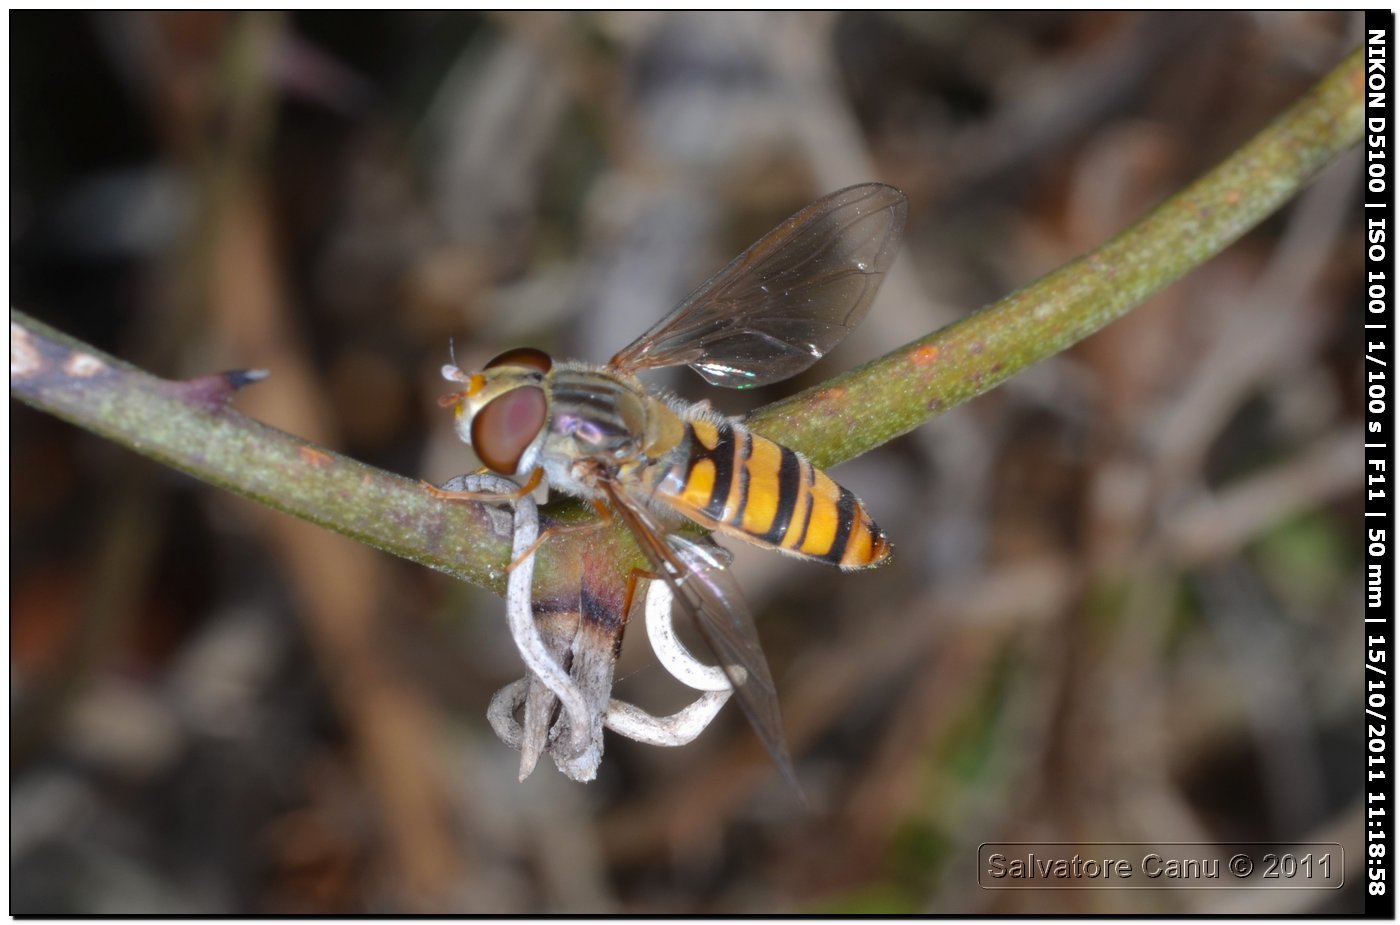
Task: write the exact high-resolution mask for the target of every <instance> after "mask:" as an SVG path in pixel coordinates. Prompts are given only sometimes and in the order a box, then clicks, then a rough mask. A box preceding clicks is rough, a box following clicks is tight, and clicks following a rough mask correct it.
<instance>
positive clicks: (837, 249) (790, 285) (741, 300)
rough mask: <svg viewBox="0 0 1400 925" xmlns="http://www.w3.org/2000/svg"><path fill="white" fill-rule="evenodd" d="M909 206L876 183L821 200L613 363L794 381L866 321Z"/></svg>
mask: <svg viewBox="0 0 1400 925" xmlns="http://www.w3.org/2000/svg"><path fill="white" fill-rule="evenodd" d="M907 211H908V200H907V199H906V198H905V196H904V194H903V193H901V192H900V191H899V190H897V189H895V188H894V187H892V186H886V185H884V184H883V183H863V184H861V185H860V186H850V187H847V188H846V189H843V190H839V191H838V192H835V193H832V194H831V195H830V196H826V197H824V198H822V199H818V200H817V201H816V202H814V203H812V204H811V205H809V206H807V208H805V209H803V210H802V211H800V212H798V213H797V214H796V215H794V216H792V217H791V218H789V219H788V220H787V221H785V222H783V223H782V224H781V225H779V226H778V227H777V228H774V229H773V230H772V231H770V232H768V234H766V235H764V236H763V237H762V238H761V239H760V240H759V241H758V242H757V243H756V244H754V245H753V246H752V247H750V248H749V249H748V250H746V251H744V252H743V253H742V254H740V255H739V256H738V257H735V258H734V260H733V261H731V262H730V264H729V265H728V266H727V267H725V268H724V269H723V270H720V271H719V272H718V273H716V274H715V275H714V276H712V277H710V279H709V280H708V281H706V282H705V284H704V285H702V286H701V287H700V288H699V289H696V290H695V291H694V292H693V293H691V294H690V297H689V298H687V299H686V300H685V301H684V302H682V303H681V304H680V306H679V307H677V308H676V310H675V311H673V312H671V314H669V315H667V316H666V317H665V318H663V319H662V320H661V321H660V323H658V324H657V325H656V326H655V327H653V328H652V329H651V330H650V331H647V332H646V333H645V334H643V335H642V336H641V337H639V338H638V339H637V340H636V341H634V342H633V343H632V344H631V345H630V346H628V347H626V348H624V349H623V350H622V351H621V352H619V353H618V354H617V355H616V356H614V357H613V358H612V361H611V363H610V364H609V365H610V366H612V367H614V368H616V369H619V370H622V371H624V372H635V371H636V370H639V369H653V368H656V367H660V366H678V365H680V364H682V363H684V364H687V365H689V366H691V367H693V368H694V369H695V371H696V372H698V373H699V374H700V375H701V376H703V377H704V378H705V380H706V381H707V382H710V383H711V384H713V385H721V386H726V387H728V388H735V389H744V388H750V387H752V386H758V385H767V384H769V383H771V382H778V381H781V380H783V379H786V378H788V377H789V376H795V375H797V374H798V373H800V372H802V371H803V370H804V369H806V368H807V367H809V366H811V365H812V364H813V363H815V362H816V361H817V360H819V359H821V358H822V356H824V355H825V354H826V353H827V352H828V351H830V350H831V349H832V348H833V347H835V346H836V345H837V344H838V343H840V342H841V340H842V339H843V338H845V336H846V335H847V334H849V333H850V332H851V330H852V329H853V328H855V326H856V325H858V324H860V321H861V319H862V318H864V317H865V313H866V311H868V310H869V308H870V303H871V302H872V301H873V300H874V298H875V292H876V290H877V289H879V288H880V283H881V281H882V280H883V279H884V278H885V272H886V271H887V270H888V269H889V267H890V263H891V262H892V261H893V260H894V255H895V250H896V248H897V247H898V244H899V236H900V233H901V232H902V231H903V230H904V217H905V213H906V212H907Z"/></svg>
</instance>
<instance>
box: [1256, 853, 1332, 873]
mask: <svg viewBox="0 0 1400 925" xmlns="http://www.w3.org/2000/svg"><path fill="white" fill-rule="evenodd" d="M1259 860H1260V862H1261V863H1260V865H1259V868H1260V869H1259V876H1260V877H1264V878H1269V879H1275V880H1297V879H1302V880H1312V879H1314V878H1318V877H1320V878H1321V879H1323V880H1330V879H1331V878H1332V855H1331V854H1329V853H1326V852H1324V853H1322V854H1317V855H1314V854H1313V853H1312V852H1308V853H1307V854H1304V855H1296V854H1266V855H1264V856H1262V857H1261V858H1260V859H1259Z"/></svg>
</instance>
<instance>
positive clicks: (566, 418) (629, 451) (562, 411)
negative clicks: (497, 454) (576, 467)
mask: <svg viewBox="0 0 1400 925" xmlns="http://www.w3.org/2000/svg"><path fill="white" fill-rule="evenodd" d="M552 398H553V402H552V407H551V413H550V421H549V438H548V440H547V441H546V453H552V454H555V455H559V456H563V457H567V458H571V459H577V458H591V459H597V460H600V461H608V462H611V463H622V462H626V461H628V460H630V459H632V458H634V457H635V456H636V455H637V454H638V452H639V451H640V449H641V444H642V441H643V439H644V435H645V432H646V421H647V413H646V405H645V398H644V397H643V396H641V395H639V394H638V393H637V392H635V391H634V390H633V389H631V388H628V387H627V386H626V384H624V383H622V382H619V381H617V380H616V379H615V378H613V377H610V376H602V375H598V374H593V373H586V372H582V373H577V374H574V375H563V374H561V375H560V376H559V377H558V378H557V379H556V380H555V382H554V388H553V394H552Z"/></svg>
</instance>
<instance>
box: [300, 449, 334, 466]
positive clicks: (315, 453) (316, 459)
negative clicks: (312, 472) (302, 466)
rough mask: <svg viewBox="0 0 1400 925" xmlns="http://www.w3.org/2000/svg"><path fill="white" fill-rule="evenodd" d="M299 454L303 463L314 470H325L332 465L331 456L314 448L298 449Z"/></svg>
mask: <svg viewBox="0 0 1400 925" xmlns="http://www.w3.org/2000/svg"><path fill="white" fill-rule="evenodd" d="M297 453H298V454H299V455H300V456H301V461H302V462H304V463H306V464H307V465H308V466H310V467H311V468H313V469H323V468H325V467H326V466H329V465H330V464H331V458H330V456H329V455H327V454H326V453H323V452H321V451H320V450H318V449H316V448H315V447H314V446H303V447H298V448H297Z"/></svg>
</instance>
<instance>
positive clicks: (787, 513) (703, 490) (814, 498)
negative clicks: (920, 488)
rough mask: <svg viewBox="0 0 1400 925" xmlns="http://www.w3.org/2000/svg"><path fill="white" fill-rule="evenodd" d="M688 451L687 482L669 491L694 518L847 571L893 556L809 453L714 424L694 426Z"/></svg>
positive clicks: (871, 524)
mask: <svg viewBox="0 0 1400 925" xmlns="http://www.w3.org/2000/svg"><path fill="white" fill-rule="evenodd" d="M684 445H685V447H686V449H687V455H686V462H685V477H684V483H683V484H681V485H679V486H678V488H679V490H674V489H672V491H667V490H666V489H665V488H663V489H662V493H663V494H667V495H671V498H670V500H671V501H672V504H673V505H674V506H675V507H676V508H677V509H678V510H680V511H681V512H682V513H684V514H686V515H687V516H689V517H690V518H691V519H693V520H696V521H698V522H699V523H702V524H705V525H706V526H711V527H714V528H716V529H719V530H721V531H722V532H724V533H727V534H730V535H733V536H739V537H741V538H743V539H746V540H749V541H750V542H753V543H755V544H757V545H759V546H771V547H774V548H777V549H780V550H783V551H784V552H788V553H791V554H793V555H796V556H801V557H803V558H809V559H819V560H821V561H823V562H828V563H830V564H832V565H837V566H840V567H841V568H847V569H850V568H863V567H866V566H870V565H876V564H878V563H880V562H882V561H883V560H884V559H885V558H887V557H888V556H889V550H890V547H889V543H888V542H886V540H885V537H884V534H883V533H881V532H880V528H879V527H878V526H876V525H875V522H874V521H873V520H871V519H870V515H869V514H867V513H866V512H865V508H863V507H862V506H861V504H860V502H859V501H858V500H857V499H856V497H855V495H853V494H851V492H850V491H849V490H847V489H845V488H843V487H841V486H840V485H838V484H836V482H835V481H833V480H832V479H831V477H830V476H828V475H827V474H826V473H825V472H822V471H821V470H820V469H818V468H817V467H816V466H813V465H812V463H811V462H810V461H809V460H808V459H807V458H806V457H805V456H803V455H802V454H800V453H798V452H796V451H794V450H790V449H788V448H787V447H785V446H781V445H780V444H777V443H774V442H773V441H772V440H767V439H765V438H763V437H760V436H758V435H756V434H754V433H752V432H751V431H749V430H747V429H745V428H743V427H738V426H735V425H733V424H730V423H728V422H720V423H714V422H711V421H708V420H695V421H688V422H687V423H686V441H685V444H684ZM677 481H679V480H677ZM670 484H671V485H675V482H671V483H670Z"/></svg>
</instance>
